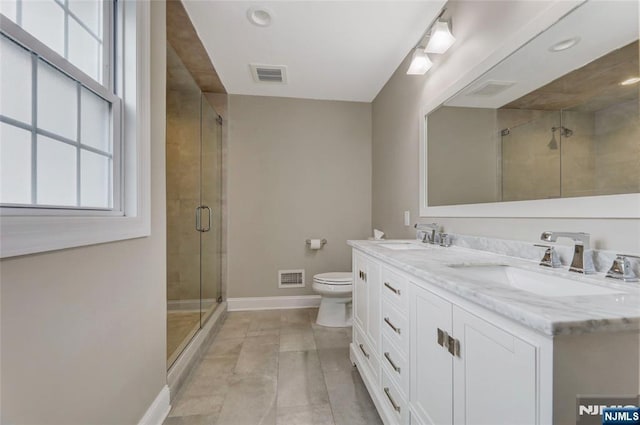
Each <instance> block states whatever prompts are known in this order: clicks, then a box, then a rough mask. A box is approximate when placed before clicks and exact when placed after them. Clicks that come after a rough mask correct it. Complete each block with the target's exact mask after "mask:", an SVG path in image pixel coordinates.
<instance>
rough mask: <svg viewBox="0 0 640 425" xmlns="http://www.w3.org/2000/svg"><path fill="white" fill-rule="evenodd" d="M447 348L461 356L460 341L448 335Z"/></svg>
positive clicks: (453, 353)
mask: <svg viewBox="0 0 640 425" xmlns="http://www.w3.org/2000/svg"><path fill="white" fill-rule="evenodd" d="M447 349H448V350H449V353H450V354H451V355H452V356H455V357H460V341H458V340H457V339H455V338H452V337H450V336H449V337H448V344H447Z"/></svg>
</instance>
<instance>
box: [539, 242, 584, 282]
mask: <svg viewBox="0 0 640 425" xmlns="http://www.w3.org/2000/svg"><path fill="white" fill-rule="evenodd" d="M558 238H569V239H571V240H573V241H574V242H575V246H574V248H573V260H572V261H571V266H569V271H572V272H576V273H582V274H592V273H595V272H596V270H595V267H594V266H593V258H592V257H591V250H590V249H589V240H590V235H589V234H588V233H583V232H575V233H574V232H542V235H540V240H543V241H545V242H556V241H557V240H558Z"/></svg>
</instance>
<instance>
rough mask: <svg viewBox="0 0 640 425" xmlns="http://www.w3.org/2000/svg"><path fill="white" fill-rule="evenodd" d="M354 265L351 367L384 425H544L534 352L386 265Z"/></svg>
mask: <svg viewBox="0 0 640 425" xmlns="http://www.w3.org/2000/svg"><path fill="white" fill-rule="evenodd" d="M353 261H354V282H355V285H354V337H353V340H354V344H353V347H352V359H353V360H354V363H355V364H356V365H357V366H358V367H359V369H360V370H361V373H362V374H363V378H364V380H365V383H366V384H367V387H368V388H369V390H370V393H371V395H372V397H373V399H374V401H375V403H376V405H377V407H378V411H379V412H380V413H381V416H382V417H383V420H384V422H385V423H387V424H398V425H408V424H421V425H431V424H438V425H441V424H454V423H455V424H499V423H505V424H507V423H509V424H512V423H519V424H535V423H546V422H545V421H542V422H540V420H539V409H538V406H539V397H538V394H537V391H538V388H539V387H538V383H539V378H540V377H539V375H538V374H539V369H538V364H539V363H538V358H537V356H538V355H539V352H538V350H537V347H536V346H535V345H532V344H531V343H528V342H526V341H524V340H522V339H520V338H518V337H516V336H515V335H514V334H513V333H511V332H509V330H507V329H503V328H501V327H499V326H496V325H495V324H492V323H490V322H488V321H487V320H484V319H482V318H480V317H478V316H476V315H475V314H473V313H470V312H468V311H467V310H465V309H463V308H461V307H459V306H458V305H456V304H454V303H453V302H452V301H450V300H448V299H447V298H445V297H443V296H441V295H442V294H441V293H440V294H438V293H437V292H438V291H435V292H434V291H432V290H430V289H427V288H428V285H425V284H424V283H423V282H419V281H416V280H415V279H413V278H412V277H411V276H410V275H408V274H406V273H404V272H402V271H400V270H396V269H395V268H393V267H391V266H389V265H387V264H385V263H384V262H382V261H380V260H377V259H375V258H373V257H370V256H368V255H366V254H363V253H361V252H356V251H354V256H353ZM445 295H446V294H445ZM354 351H355V353H354ZM363 372H364V373H363ZM514 418H516V419H515V422H514Z"/></svg>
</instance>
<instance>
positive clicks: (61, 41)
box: [0, 0, 112, 86]
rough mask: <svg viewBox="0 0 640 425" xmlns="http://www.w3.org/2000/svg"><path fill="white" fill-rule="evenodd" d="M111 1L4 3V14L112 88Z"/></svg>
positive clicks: (10, 0)
mask: <svg viewBox="0 0 640 425" xmlns="http://www.w3.org/2000/svg"><path fill="white" fill-rule="evenodd" d="M110 3H111V2H110V1H105V0H2V1H0V13H2V14H3V15H5V16H6V17H7V18H9V19H11V20H12V21H13V22H15V23H16V24H18V25H19V26H20V27H22V28H23V29H24V30H25V31H26V32H28V33H29V34H31V35H32V36H33V37H35V38H36V39H38V40H39V41H40V42H42V43H44V44H45V45H46V46H47V47H49V48H50V49H52V50H53V51H54V52H56V53H57V54H59V55H60V56H62V57H63V58H65V59H67V60H68V61H69V62H71V63H72V64H73V65H74V66H76V67H77V68H79V69H80V70H81V71H83V72H84V73H86V74H87V75H88V76H89V77H91V78H92V79H94V80H96V81H98V82H99V83H100V84H103V85H105V86H108V85H109V81H108V80H109V76H110V73H109V72H104V71H105V68H106V69H107V70H108V69H109V59H110V55H109V50H110V48H109V43H108V41H109V40H110V36H111V34H112V31H110V30H109V29H110V27H111V26H112V25H111V24H110V22H111V19H110V13H109V10H110V9H109V8H108V7H109V4H110Z"/></svg>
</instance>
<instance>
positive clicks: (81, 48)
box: [69, 19, 102, 81]
mask: <svg viewBox="0 0 640 425" xmlns="http://www.w3.org/2000/svg"><path fill="white" fill-rule="evenodd" d="M69 62H71V63H72V64H74V65H75V66H77V67H78V68H80V69H81V70H82V71H84V72H85V73H87V74H88V75H89V76H90V77H91V78H93V79H94V80H96V81H102V78H101V77H100V70H101V68H102V49H101V48H100V43H99V42H98V40H96V39H95V38H94V37H93V36H92V35H91V34H89V32H88V31H87V30H85V29H84V28H82V27H81V26H80V25H78V23H77V22H76V21H75V20H74V19H70V20H69Z"/></svg>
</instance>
